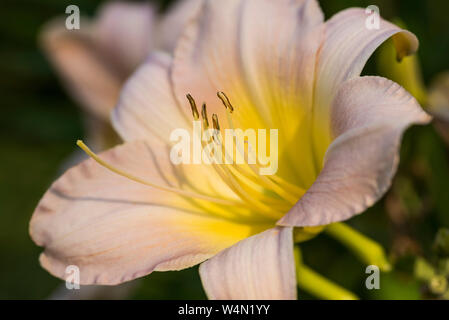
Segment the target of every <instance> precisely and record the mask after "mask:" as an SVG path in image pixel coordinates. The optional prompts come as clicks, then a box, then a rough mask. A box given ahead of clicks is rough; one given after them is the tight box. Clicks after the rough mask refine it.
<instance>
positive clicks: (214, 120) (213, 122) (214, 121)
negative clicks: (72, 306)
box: [212, 113, 220, 131]
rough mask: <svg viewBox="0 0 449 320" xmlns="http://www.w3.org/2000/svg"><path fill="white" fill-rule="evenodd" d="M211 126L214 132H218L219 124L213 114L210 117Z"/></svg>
mask: <svg viewBox="0 0 449 320" xmlns="http://www.w3.org/2000/svg"><path fill="white" fill-rule="evenodd" d="M212 125H213V126H214V129H215V130H218V131H220V124H219V123H218V116H217V115H216V114H215V113H214V114H213V115H212Z"/></svg>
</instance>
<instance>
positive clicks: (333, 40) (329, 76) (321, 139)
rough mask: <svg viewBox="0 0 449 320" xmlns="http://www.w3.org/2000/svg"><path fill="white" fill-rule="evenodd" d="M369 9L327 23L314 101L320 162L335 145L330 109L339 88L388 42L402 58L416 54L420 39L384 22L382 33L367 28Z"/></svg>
mask: <svg viewBox="0 0 449 320" xmlns="http://www.w3.org/2000/svg"><path fill="white" fill-rule="evenodd" d="M367 19H368V15H367V14H366V13H365V9H360V8H351V9H347V10H343V11H341V12H339V13H337V14H336V15H334V16H333V17H332V18H331V19H330V20H329V21H327V22H326V35H325V39H324V42H323V45H322V48H321V50H320V54H319V57H318V62H317V71H316V72H317V74H316V90H315V100H314V117H315V121H314V126H315V128H314V134H315V143H316V148H317V157H318V159H323V156H324V153H325V151H326V149H327V147H328V146H329V143H330V142H331V135H330V132H329V123H330V119H329V117H330V115H329V108H330V105H331V102H332V100H333V97H334V96H335V94H336V92H337V90H338V88H339V86H340V84H341V83H343V82H344V81H346V80H348V79H351V78H354V77H357V76H359V75H360V73H361V72H362V70H363V67H364V66H365V64H366V62H367V60H368V59H369V57H370V56H371V55H372V53H373V52H374V51H375V50H376V48H377V47H379V46H380V45H381V44H382V43H383V42H384V41H385V40H387V39H388V38H390V37H393V41H394V44H395V46H396V50H397V52H398V56H399V57H401V56H402V57H403V56H405V55H408V54H411V53H414V52H415V51H416V50H417V48H418V40H417V39H416V37H415V36H414V35H413V34H412V33H410V32H408V31H405V30H402V29H400V28H399V27H397V26H395V25H393V24H391V23H389V22H387V21H385V20H383V19H380V25H379V29H369V28H367V27H366V21H367Z"/></svg>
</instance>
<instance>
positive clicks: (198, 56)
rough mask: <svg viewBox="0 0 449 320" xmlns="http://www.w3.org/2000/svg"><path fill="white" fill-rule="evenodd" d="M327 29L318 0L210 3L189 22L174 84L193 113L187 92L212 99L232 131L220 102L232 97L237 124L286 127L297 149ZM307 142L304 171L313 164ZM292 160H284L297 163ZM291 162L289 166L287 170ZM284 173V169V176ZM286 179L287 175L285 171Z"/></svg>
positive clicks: (285, 140)
mask: <svg viewBox="0 0 449 320" xmlns="http://www.w3.org/2000/svg"><path fill="white" fill-rule="evenodd" d="M322 32H323V14H322V12H321V10H320V8H319V6H318V4H317V2H316V1H314V0H294V1H290V0H278V1H270V0H246V1H243V0H229V1H210V0H208V1H205V5H204V7H203V10H202V11H201V13H200V15H199V16H198V18H197V21H196V22H195V23H192V24H191V25H189V26H188V27H187V28H186V30H185V32H184V34H183V36H182V37H181V39H180V41H179V42H178V46H177V48H176V51H175V58H174V63H173V72H172V79H173V86H174V90H175V94H176V97H177V98H178V100H179V101H180V103H181V104H182V105H183V106H184V108H183V110H186V112H188V111H189V107H188V104H187V103H186V102H185V98H184V96H185V94H186V93H191V94H192V95H193V96H194V98H196V99H197V101H199V103H202V102H206V103H207V106H208V109H209V110H210V113H216V114H218V117H219V119H220V122H221V124H222V126H223V127H228V123H227V121H226V119H227V118H226V115H225V113H226V111H225V108H224V107H223V105H222V104H221V102H220V101H219V100H218V99H217V97H216V92H217V91H223V92H225V93H226V94H227V95H228V96H229V98H230V100H231V102H232V103H233V104H234V105H235V107H236V111H235V112H234V113H233V115H232V117H233V122H234V124H235V126H236V127H239V128H242V129H246V128H256V129H257V128H267V127H269V128H274V129H278V130H279V136H280V139H279V142H280V143H281V144H282V146H280V149H281V150H283V151H285V152H290V151H291V150H292V149H293V142H292V141H291V140H290V137H294V135H295V133H296V135H300V134H301V133H300V132H296V131H299V130H304V133H303V134H305V132H309V131H310V130H308V124H309V123H310V121H309V119H308V117H309V116H310V112H309V111H310V107H311V101H312V89H313V78H314V77H313V76H314V70H315V61H316V55H317V51H318V47H319V44H320V40H321V35H322ZM298 140H299V141H301V142H304V143H305V145H304V146H303V145H300V146H297V145H295V148H297V149H301V150H303V158H302V166H303V167H304V168H306V167H313V159H312V158H311V157H309V156H308V155H310V154H311V152H309V149H310V146H309V145H308V144H307V142H308V141H310V139H307V138H305V139H296V143H298ZM290 156H291V155H287V156H285V157H284V158H287V159H288V158H289V157H290ZM289 163H290V162H289V161H288V160H287V161H283V162H282V164H281V165H283V166H284V165H288V164H289ZM283 169H284V168H280V169H279V170H280V172H281V175H282V172H283ZM307 169H308V168H306V169H304V170H302V171H301V172H292V173H291V174H290V175H289V178H292V174H293V175H295V174H296V175H298V176H297V178H298V180H299V181H301V182H302V183H303V184H305V185H308V184H310V183H311V182H312V181H313V180H312V178H313V174H312V175H310V176H304V173H308V172H313V168H312V169H311V170H307ZM284 174H285V171H284Z"/></svg>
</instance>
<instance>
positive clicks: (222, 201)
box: [76, 140, 242, 207]
mask: <svg viewBox="0 0 449 320" xmlns="http://www.w3.org/2000/svg"><path fill="white" fill-rule="evenodd" d="M76 144H77V145H78V147H80V148H81V149H83V151H84V152H86V153H87V155H88V156H90V157H91V158H92V159H94V160H95V161H96V162H97V163H98V164H100V165H101V166H103V167H105V168H106V169H108V170H110V171H112V172H114V173H116V174H118V175H120V176H122V177H125V178H128V179H130V180H133V181H135V182H138V183H141V184H144V185H146V186H149V187H152V188H157V189H160V190H163V191H167V192H174V193H177V194H179V195H181V196H185V197H189V198H196V199H200V200H206V201H210V202H213V203H218V204H222V205H227V206H239V207H241V206H242V202H240V201H234V200H228V199H221V198H214V197H209V196H206V195H202V194H198V193H195V192H189V191H185V190H181V189H177V188H173V187H165V186H159V185H157V184H155V183H152V182H149V181H146V180H143V179H140V178H138V177H136V176H134V175H132V174H130V173H127V172H125V171H122V170H120V169H118V168H115V167H114V166H112V165H111V164H109V163H107V162H106V161H104V160H102V159H101V158H100V157H98V156H97V155H96V154H95V153H94V152H93V151H92V150H90V149H89V147H88V146H86V145H85V144H84V142H83V141H81V140H78V141H77V142H76Z"/></svg>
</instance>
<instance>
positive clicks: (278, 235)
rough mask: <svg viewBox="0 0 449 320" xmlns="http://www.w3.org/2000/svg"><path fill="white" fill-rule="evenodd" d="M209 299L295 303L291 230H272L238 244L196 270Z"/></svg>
mask: <svg viewBox="0 0 449 320" xmlns="http://www.w3.org/2000/svg"><path fill="white" fill-rule="evenodd" d="M200 275H201V281H202V282H203V287H204V289H205V291H206V293H207V296H208V297H209V299H220V300H228V299H229V300H230V299H233V300H256V299H257V300H275V299H276V300H278V299H279V300H293V299H296V276H295V262H294V258H293V237H292V229H291V228H279V227H277V228H273V229H269V230H267V231H264V232H262V233H260V234H257V235H255V236H252V237H250V238H248V239H245V240H242V241H240V242H239V243H237V244H235V245H234V246H232V247H230V248H228V249H226V250H224V251H222V252H220V253H219V254H218V255H216V256H215V257H213V258H211V259H210V260H208V261H206V262H203V263H202V264H201V266H200Z"/></svg>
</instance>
